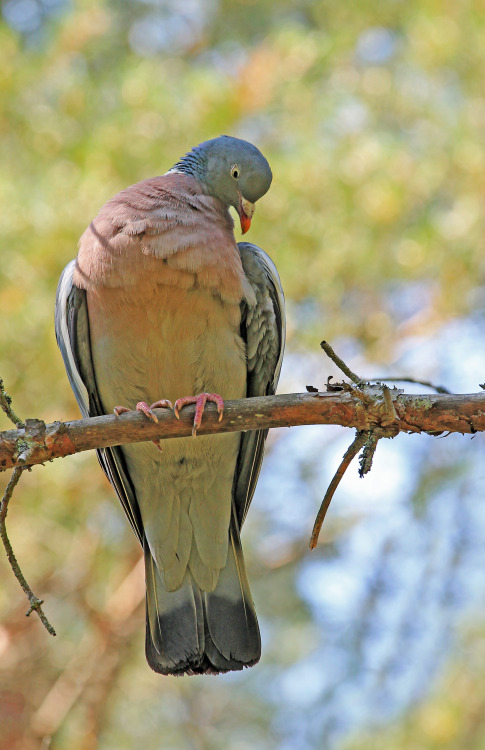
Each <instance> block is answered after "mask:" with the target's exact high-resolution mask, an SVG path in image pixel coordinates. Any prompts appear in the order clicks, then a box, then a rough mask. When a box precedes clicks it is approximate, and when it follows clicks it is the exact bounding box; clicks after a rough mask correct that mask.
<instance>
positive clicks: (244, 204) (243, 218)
mask: <svg viewBox="0 0 485 750" xmlns="http://www.w3.org/2000/svg"><path fill="white" fill-rule="evenodd" d="M255 208H256V207H255V205H254V203H250V202H249V201H247V200H246V198H243V197H242V195H241V193H239V211H238V213H239V220H240V222H241V232H242V233H243V234H246V232H247V231H248V229H249V227H250V226H251V219H252V218H253V214H254V211H255Z"/></svg>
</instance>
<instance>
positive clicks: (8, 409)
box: [0, 378, 25, 428]
mask: <svg viewBox="0 0 485 750" xmlns="http://www.w3.org/2000/svg"><path fill="white" fill-rule="evenodd" d="M11 404H12V399H11V398H10V396H9V395H8V393H7V392H6V391H5V386H4V385H3V380H2V379H1V378H0V407H1V408H2V409H3V411H4V412H5V414H6V415H7V417H8V418H9V419H10V421H11V422H13V423H14V425H15V426H16V427H19V428H22V427H25V422H22V420H21V419H20V417H18V416H17V415H16V414H15V412H14V410H13V409H12V406H11Z"/></svg>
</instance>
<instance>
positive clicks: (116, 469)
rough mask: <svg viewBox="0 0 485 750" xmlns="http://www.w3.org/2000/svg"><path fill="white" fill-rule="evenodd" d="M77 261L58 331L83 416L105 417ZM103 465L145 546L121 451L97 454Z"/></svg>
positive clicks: (61, 302)
mask: <svg viewBox="0 0 485 750" xmlns="http://www.w3.org/2000/svg"><path fill="white" fill-rule="evenodd" d="M75 263H76V261H74V260H73V261H71V262H70V263H68V265H67V266H66V267H65V269H64V271H63V272H62V274H61V278H60V279H59V284H58V286H57V294H56V309H55V328H56V338H57V343H58V345H59V349H60V350H61V354H62V358H63V360H64V366H65V368H66V372H67V377H68V378H69V382H70V384H71V388H72V390H73V391H74V395H75V397H76V401H77V402H78V404H79V408H80V409H81V413H82V415H83V417H95V416H100V415H102V414H105V411H104V409H103V406H102V403H101V399H100V397H99V394H98V389H97V386H96V377H95V373H94V369H93V361H92V356H91V340H90V335H89V318H88V306H87V299H86V292H85V290H84V289H80V288H79V287H77V286H75V285H74V284H73V281H72V275H73V272H74V267H75ZM96 453H97V455H98V460H99V463H100V464H101V468H102V469H103V471H104V473H105V474H106V476H107V477H108V479H109V481H110V482H111V484H112V485H113V487H114V488H115V490H116V494H117V495H118V497H119V499H120V502H121V505H122V506H123V509H124V511H125V513H126V515H127V516H128V520H129V521H130V523H131V525H132V527H133V530H134V532H135V534H136V535H137V537H138V539H139V541H140V543H142V544H143V526H142V522H141V516H140V511H139V508H138V503H137V501H136V496H135V491H134V488H133V484H132V482H131V480H130V477H129V475H128V472H127V470H126V466H125V461H124V458H123V453H122V451H121V450H120V448H101V449H100V450H97V451H96Z"/></svg>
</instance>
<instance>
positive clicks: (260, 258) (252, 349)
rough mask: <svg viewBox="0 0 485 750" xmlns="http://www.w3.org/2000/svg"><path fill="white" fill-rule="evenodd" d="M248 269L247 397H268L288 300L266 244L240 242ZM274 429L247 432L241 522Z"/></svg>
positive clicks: (237, 490)
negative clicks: (251, 298) (263, 246)
mask: <svg viewBox="0 0 485 750" xmlns="http://www.w3.org/2000/svg"><path fill="white" fill-rule="evenodd" d="M238 247H239V252H240V255H241V260H242V265H243V268H244V273H245V274H246V277H247V279H248V281H249V283H250V284H251V287H252V288H253V291H254V294H255V297H256V304H255V305H250V304H248V303H247V302H243V303H242V306H241V312H242V318H241V335H242V338H243V339H244V340H245V342H246V351H247V368H248V376H247V378H248V379H247V391H246V396H247V397H250V396H267V395H272V394H274V393H275V391H276V386H277V384H278V379H279V376H280V371H281V363H282V361H283V352H284V348H285V331H286V324H285V299H284V295H283V289H282V288H281V282H280V278H279V276H278V271H277V270H276V267H275V265H274V263H273V261H272V260H271V258H270V257H269V256H268V255H267V254H266V253H265V252H264V251H263V250H261V248H259V247H256V245H251V244H250V243H249V242H240V243H239V245H238ZM267 435H268V430H251V431H250V432H245V433H244V434H243V436H242V439H241V447H240V449H239V457H238V463H237V467H236V476H235V487H234V499H235V505H236V514H237V519H238V522H239V526H242V524H243V522H244V519H245V517H246V513H247V511H248V508H249V505H250V503H251V500H252V497H253V494H254V490H255V488H256V483H257V481H258V476H259V472H260V469H261V463H262V461H263V453H264V444H265V441H266V437H267Z"/></svg>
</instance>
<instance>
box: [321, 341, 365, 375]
mask: <svg viewBox="0 0 485 750" xmlns="http://www.w3.org/2000/svg"><path fill="white" fill-rule="evenodd" d="M320 346H321V347H322V349H323V351H324V352H325V354H326V355H327V357H330V359H331V360H332V362H335V364H336V365H337V367H338V368H339V369H340V370H342V372H343V373H344V375H347V377H348V378H350V379H351V381H352V382H353V383H356V384H357V385H358V384H359V383H362V378H359V376H358V375H356V374H355V372H352V370H351V369H350V368H349V367H347V365H346V364H345V362H344V361H343V360H342V359H340V357H339V356H338V354H335V352H334V350H333V349H332V347H331V346H330V344H329V343H328V341H321V342H320Z"/></svg>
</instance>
